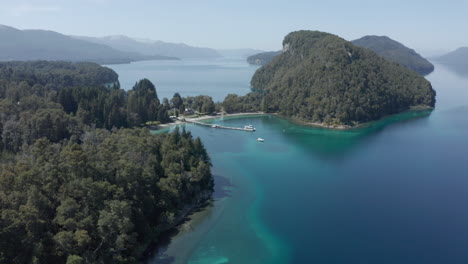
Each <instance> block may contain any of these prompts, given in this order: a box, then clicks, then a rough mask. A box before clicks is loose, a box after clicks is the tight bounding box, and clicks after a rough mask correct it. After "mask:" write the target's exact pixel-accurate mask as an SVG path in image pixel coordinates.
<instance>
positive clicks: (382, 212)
mask: <svg viewBox="0 0 468 264" xmlns="http://www.w3.org/2000/svg"><path fill="white" fill-rule="evenodd" d="M427 79H429V80H430V81H431V82H432V84H433V87H434V88H435V89H436V91H437V106H436V108H435V110H434V111H423V112H409V113H403V114H400V115H396V116H392V117H388V118H386V119H383V120H381V121H378V122H374V123H372V124H370V125H369V126H367V127H364V128H359V129H354V130H348V131H336V130H328V129H321V128H311V127H304V126H299V125H296V124H293V123H291V122H289V121H287V120H285V119H282V118H280V117H276V116H255V117H248V118H231V119H224V120H223V119H218V120H215V121H211V122H214V123H216V124H224V125H228V126H237V127H243V126H244V125H248V124H252V125H253V126H254V127H256V128H257V131H256V132H254V133H249V132H242V131H231V130H222V129H216V128H210V127H201V126H196V125H185V128H186V129H187V130H190V131H191V132H192V133H193V134H194V135H195V136H199V137H201V138H202V139H203V142H204V144H205V146H206V148H207V149H208V151H209V153H210V156H211V157H212V161H213V173H214V175H215V181H216V192H215V198H214V202H213V204H212V206H209V207H208V208H207V209H205V210H203V211H201V212H196V213H195V214H194V215H193V221H189V222H187V223H185V224H184V225H183V226H182V228H181V229H182V230H181V231H180V232H179V233H178V234H177V235H175V236H174V237H172V238H171V240H170V243H169V244H168V245H167V246H166V247H164V248H162V249H160V250H159V252H158V255H157V256H155V257H154V259H152V260H151V261H150V263H174V264H175V263H191V264H199V263H200V264H215V263H240V264H249V263H252V264H263V263H265V264H270V263H300V264H302V263H318V264H335V263H336V264H374V263H379V264H419V263H421V264H432V263H434V264H436V263H437V264H439V263H444V264H458V263H468V78H466V77H464V76H460V75H456V74H455V73H452V72H450V71H449V70H448V69H446V68H444V67H443V66H441V65H436V71H435V72H434V73H432V74H431V75H430V76H428V77H427ZM228 82H229V81H228ZM221 87H222V85H221ZM221 89H222V88H221ZM258 137H261V138H264V139H265V142H258V141H257V138H258Z"/></svg>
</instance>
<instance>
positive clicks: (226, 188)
mask: <svg viewBox="0 0 468 264" xmlns="http://www.w3.org/2000/svg"><path fill="white" fill-rule="evenodd" d="M213 177H214V180H215V186H214V193H213V197H212V199H210V200H209V201H207V202H205V203H204V204H202V205H200V206H198V207H197V208H196V209H194V210H193V211H192V212H190V214H188V215H186V216H185V217H184V218H183V219H181V221H180V222H179V223H178V224H177V226H175V227H173V228H171V229H169V230H167V231H165V232H163V233H161V235H160V236H159V240H158V241H157V242H156V243H154V244H152V245H150V246H149V247H148V249H147V250H146V251H145V254H144V257H143V258H142V261H141V263H147V264H153V263H154V264H155V263H158V264H172V263H174V262H175V260H176V259H175V257H174V256H171V255H169V254H167V249H168V247H169V245H170V244H171V242H172V240H173V239H174V238H175V237H176V236H177V235H179V234H181V233H182V232H190V231H192V230H193V228H194V225H196V224H194V223H192V222H191V221H192V218H193V216H194V214H197V213H200V212H204V213H206V215H204V216H202V217H208V216H209V215H210V210H211V209H212V208H213V206H214V204H213V203H214V202H215V201H218V200H220V199H223V198H226V197H230V196H231V190H232V189H233V188H234V187H235V186H234V185H233V184H232V183H231V182H230V181H229V179H227V178H225V177H223V176H220V175H213Z"/></svg>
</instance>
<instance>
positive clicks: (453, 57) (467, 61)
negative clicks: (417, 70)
mask: <svg viewBox="0 0 468 264" xmlns="http://www.w3.org/2000/svg"><path fill="white" fill-rule="evenodd" d="M434 60H435V61H437V62H440V63H443V64H449V65H457V66H466V67H468V47H461V48H458V49H456V50H454V51H452V52H449V53H447V54H445V55H442V56H439V57H436V58H434Z"/></svg>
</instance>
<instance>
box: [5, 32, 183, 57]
mask: <svg viewBox="0 0 468 264" xmlns="http://www.w3.org/2000/svg"><path fill="white" fill-rule="evenodd" d="M0 39H1V41H0V61H13V60H15V61H27V60H51V61H57V60H63V61H89V62H96V63H100V64H111V63H128V62H132V61H139V60H148V59H177V58H170V57H167V56H156V55H155V56H147V55H141V54H139V53H135V52H123V51H119V50H116V49H113V48H111V47H108V46H105V45H101V44H96V43H91V42H88V41H84V40H79V39H76V38H72V37H69V36H66V35H63V34H60V33H57V32H54V31H48V30H18V29H16V28H13V27H9V26H3V25H2V26H0Z"/></svg>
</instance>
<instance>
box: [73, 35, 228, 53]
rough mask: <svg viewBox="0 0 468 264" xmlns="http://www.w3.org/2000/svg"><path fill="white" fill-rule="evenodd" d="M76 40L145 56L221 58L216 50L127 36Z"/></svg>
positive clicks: (79, 37)
mask: <svg viewBox="0 0 468 264" xmlns="http://www.w3.org/2000/svg"><path fill="white" fill-rule="evenodd" d="M73 37H74V38H77V39H81V40H85V41H89V42H93V43H96V44H103V45H107V46H109V47H112V48H114V49H116V50H120V51H126V52H138V53H141V54H143V55H151V56H152V55H156V54H157V55H162V56H169V57H177V58H181V59H195V58H219V57H221V55H220V54H219V53H218V52H216V50H214V49H210V48H199V47H192V46H189V45H186V44H183V43H168V42H163V41H155V40H138V39H133V38H130V37H127V36H122V35H119V36H107V37H101V38H93V37H82V36H73Z"/></svg>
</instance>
